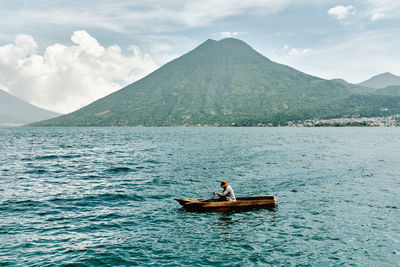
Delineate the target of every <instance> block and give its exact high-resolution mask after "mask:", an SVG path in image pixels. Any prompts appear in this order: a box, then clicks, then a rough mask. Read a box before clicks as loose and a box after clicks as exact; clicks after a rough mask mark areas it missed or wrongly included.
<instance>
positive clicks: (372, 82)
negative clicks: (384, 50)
mask: <svg viewBox="0 0 400 267" xmlns="http://www.w3.org/2000/svg"><path fill="white" fill-rule="evenodd" d="M358 85H360V86H364V87H370V88H375V89H383V88H385V87H388V86H393V85H400V77H399V76H396V75H394V74H392V73H390V72H385V73H382V74H379V75H376V76H373V77H371V78H370V79H368V80H366V81H364V82H361V83H358Z"/></svg>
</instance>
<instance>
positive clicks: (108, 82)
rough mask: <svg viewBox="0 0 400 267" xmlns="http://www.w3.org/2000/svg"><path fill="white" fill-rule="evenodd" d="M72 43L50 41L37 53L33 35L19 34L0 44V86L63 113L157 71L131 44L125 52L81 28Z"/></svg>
mask: <svg viewBox="0 0 400 267" xmlns="http://www.w3.org/2000/svg"><path fill="white" fill-rule="evenodd" d="M71 40H72V42H73V43H74V44H73V45H70V46H64V45H61V44H54V45H51V46H48V47H47V48H46V49H45V51H44V53H43V54H37V53H36V47H37V44H36V42H35V41H34V39H33V38H32V37H31V36H28V35H18V36H17V37H16V38H15V41H14V43H13V44H7V45H5V46H0V84H1V85H2V86H3V88H4V89H6V90H7V91H8V92H9V93H11V94H13V95H15V96H17V97H19V98H21V99H24V100H26V101H28V102H29V103H32V104H34V105H37V106H39V107H42V108H46V109H49V110H52V111H56V112H60V113H67V112H71V111H73V110H76V109H78V108H81V107H82V106H85V105H87V104H89V103H91V102H93V101H94V100H96V99H98V98H100V97H103V96H105V95H107V94H110V93H112V92H114V91H116V90H118V89H120V88H121V87H122V86H125V85H127V84H129V83H131V82H133V81H135V80H137V79H139V78H141V77H143V76H145V75H146V74H148V73H149V72H151V71H153V70H154V69H156V67H157V65H156V64H155V63H154V61H153V59H152V58H151V57H150V56H149V55H148V54H144V53H142V52H141V50H140V49H139V48H138V47H135V46H131V47H130V48H129V51H128V53H127V55H124V54H123V53H122V50H121V48H120V47H119V46H117V45H112V46H109V47H107V48H106V47H103V46H102V45H100V44H99V43H98V42H97V40H96V39H95V38H93V37H92V36H90V35H89V34H88V33H87V32H85V31H76V32H74V33H73V35H72V37H71Z"/></svg>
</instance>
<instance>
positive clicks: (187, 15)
mask: <svg viewBox="0 0 400 267" xmlns="http://www.w3.org/2000/svg"><path fill="white" fill-rule="evenodd" d="M292 1H293V0H280V1H275V0H247V1H243V0H202V1H181V0H148V1H121V0H116V1H108V2H107V1H105V2H104V1H102V2H99V1H92V2H93V3H92V4H90V2H91V1H84V2H73V1H72V2H68V4H65V3H62V2H54V3H53V2H51V1H50V2H48V3H46V6H43V5H41V4H39V3H37V4H36V3H35V1H32V3H30V4H29V9H28V8H23V7H21V8H15V9H13V10H6V9H4V10H1V9H0V16H1V18H2V19H1V21H0V27H2V28H13V29H21V28H24V27H26V26H27V25H29V26H35V27H36V28H37V27H39V26H43V25H46V26H47V27H48V26H49V25H54V26H60V25H68V26H73V27H74V28H79V27H80V28H82V27H84V28H85V29H88V28H94V27H95V28H97V29H98V28H102V29H105V30H108V31H112V32H117V33H132V32H136V33H138V32H140V33H143V32H144V33H148V32H154V33H157V32H158V33H160V32H166V33H171V32H173V31H175V30H179V29H182V28H193V27H202V26H206V25H209V24H211V23H212V22H214V21H216V20H219V19H222V18H226V17H230V16H235V15H238V14H241V13H243V12H261V13H268V14H269V13H274V12H277V11H279V10H281V9H283V8H284V7H286V6H287V5H288V4H289V3H290V2H292ZM38 2H39V1H38ZM10 5H11V4H10Z"/></svg>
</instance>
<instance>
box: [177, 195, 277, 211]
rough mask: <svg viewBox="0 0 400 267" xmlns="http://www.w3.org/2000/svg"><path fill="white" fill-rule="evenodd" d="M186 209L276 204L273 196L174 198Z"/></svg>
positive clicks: (268, 207) (231, 208)
mask: <svg viewBox="0 0 400 267" xmlns="http://www.w3.org/2000/svg"><path fill="white" fill-rule="evenodd" d="M174 199H175V200H176V201H178V202H179V204H181V205H182V206H183V207H184V208H185V210H187V211H200V212H202V211H225V210H249V209H262V208H264V209H265V208H266V209H271V208H274V207H275V206H276V202H277V200H276V198H275V197H274V196H254V197H237V198H236V201H218V200H215V199H195V198H174Z"/></svg>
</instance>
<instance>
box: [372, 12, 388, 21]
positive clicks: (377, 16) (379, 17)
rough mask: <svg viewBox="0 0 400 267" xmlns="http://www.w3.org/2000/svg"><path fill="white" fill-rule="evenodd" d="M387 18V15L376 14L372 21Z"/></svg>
mask: <svg viewBox="0 0 400 267" xmlns="http://www.w3.org/2000/svg"><path fill="white" fill-rule="evenodd" d="M384 16H385V13H375V14H373V15H372V16H371V20H372V21H376V20H378V19H381V18H383V17H384Z"/></svg>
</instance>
